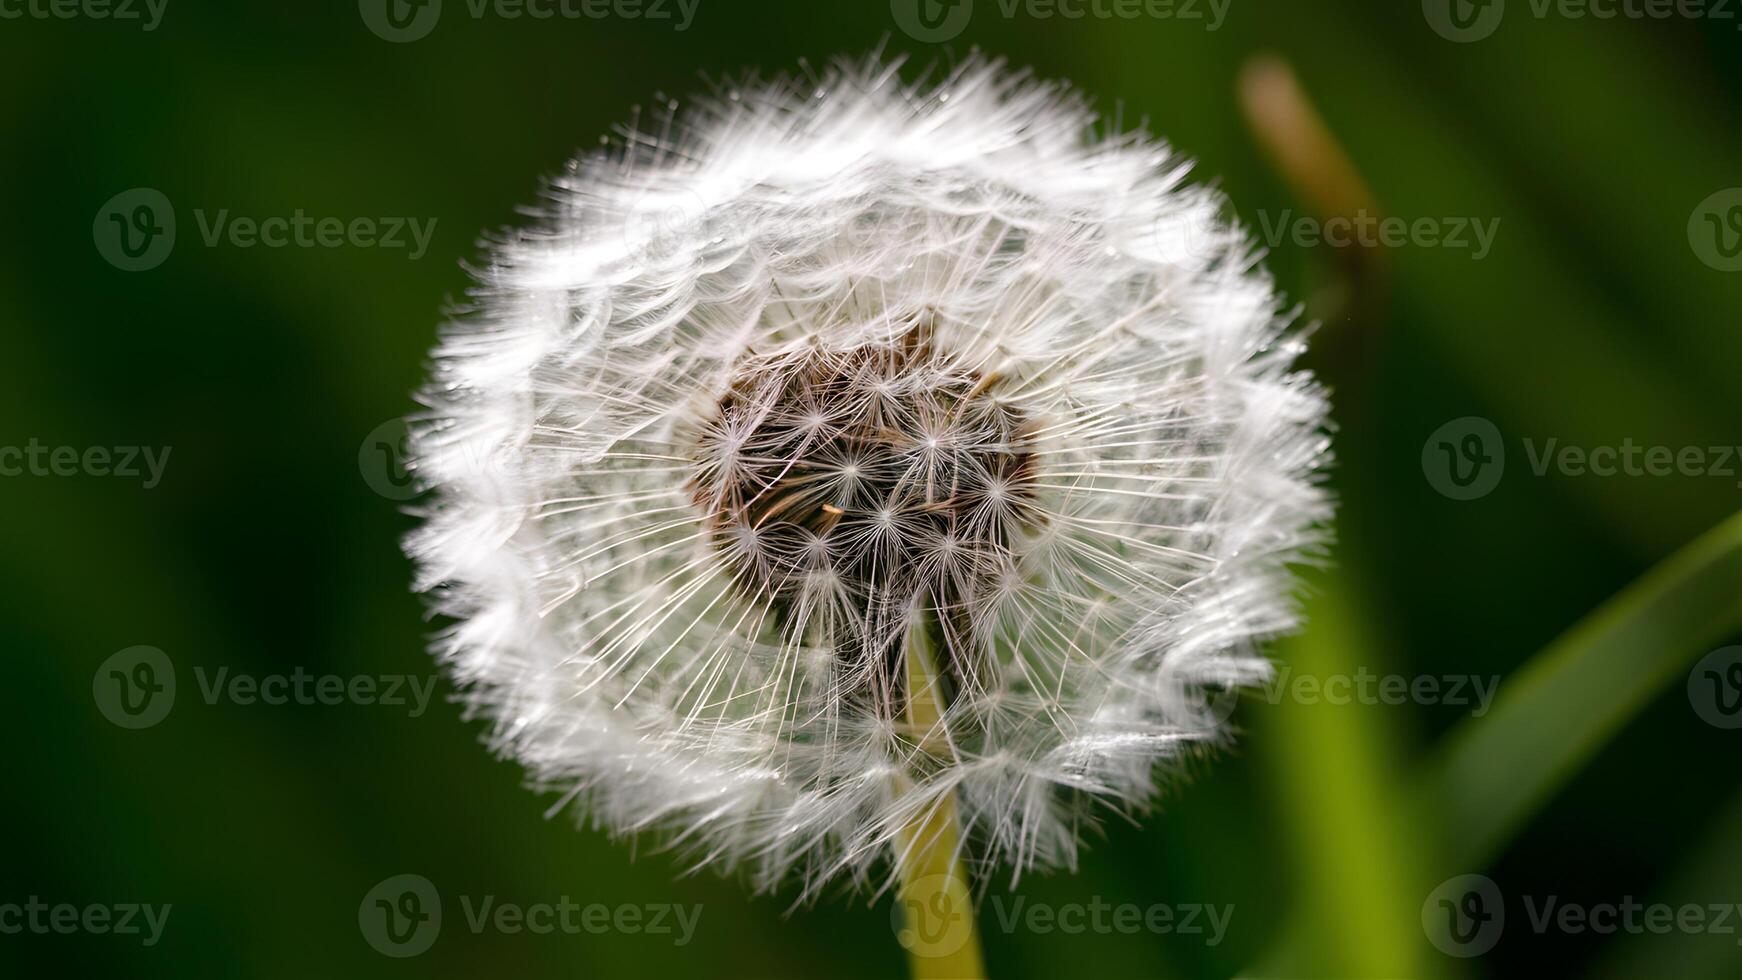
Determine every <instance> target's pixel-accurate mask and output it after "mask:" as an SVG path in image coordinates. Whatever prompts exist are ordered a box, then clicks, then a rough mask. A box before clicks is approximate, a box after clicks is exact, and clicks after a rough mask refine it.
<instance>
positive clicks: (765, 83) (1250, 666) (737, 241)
mask: <svg viewBox="0 0 1742 980" xmlns="http://www.w3.org/2000/svg"><path fill="white" fill-rule="evenodd" d="M1097 126H1098V122H1097V119H1096V117H1095V115H1094V114H1093V113H1092V112H1091V111H1090V109H1089V108H1088V107H1087V105H1086V104H1085V103H1084V102H1083V100H1082V99H1081V98H1080V97H1079V96H1077V95H1075V94H1073V93H1072V92H1071V91H1070V90H1069V89H1068V88H1066V87H1064V86H1062V85H1057V84H1049V83H1043V82H1038V81H1034V80H1032V79H1030V78H1029V77H1028V76H1026V75H1024V74H1018V73H1014V72H1012V71H1010V70H1008V69H1007V68H1006V67H1005V66H1004V65H1003V64H1002V63H1000V62H993V61H987V60H985V59H982V58H979V57H973V58H970V59H969V60H968V61H967V62H966V63H964V64H962V65H961V66H960V67H958V68H956V69H955V70H954V71H952V72H950V73H948V75H947V77H944V78H942V79H941V80H938V81H936V82H931V83H922V84H917V85H908V84H904V83H903V82H902V81H901V79H900V78H899V76H898V74H897V67H896V66H895V65H891V64H888V63H886V62H884V61H882V60H881V59H877V58H873V59H871V60H869V61H863V62H842V63H840V64H838V65H836V66H835V67H834V68H832V69H830V70H828V71H826V72H823V73H820V74H812V75H810V76H808V77H806V78H803V79H794V78H775V79H772V80H764V79H758V78H754V77H751V78H746V79H743V80H740V81H739V82H737V83H735V84H730V85H723V86H720V87H719V89H718V91H717V92H716V93H715V94H714V95H713V96H712V97H710V98H707V99H705V100H703V101H700V102H699V103H697V104H696V105H694V106H692V107H690V108H689V109H688V110H687V111H683V112H679V111H677V109H676V106H675V104H672V105H670V106H668V107H667V108H666V110H665V111H663V112H662V113H661V114H660V115H659V116H658V117H657V118H656V119H654V121H653V123H652V125H651V126H649V127H647V128H645V129H641V128H634V127H631V128H629V129H627V130H625V131H624V132H623V133H622V134H621V139H620V140H619V141H618V142H616V143H615V145H614V146H611V147H608V148H606V149H605V150H602V151H600V152H599V153H597V154H595V155H593V156H589V157H586V158H584V159H582V160H579V161H577V162H576V163H574V164H571V165H570V167H569V169H568V170H567V172H566V173H564V175H563V176H562V177H560V178H559V179H557V180H555V181H554V182H553V183H552V184H551V186H550V187H549V190H548V195H547V197H548V200H547V202H546V204H545V205H544V207H543V208H542V210H541V211H540V212H539V214H538V217H537V221H536V223H535V226H534V227H533V228H532V229H528V230H524V231H519V232H515V233H512V234H510V235H507V236H506V237H505V238H503V239H502V240H501V241H499V242H498V243H496V244H495V245H494V246H493V247H492V248H491V251H490V255H489V262H488V264H487V265H486V266H485V267H484V268H482V269H481V270H480V271H479V272H478V274H477V276H478V285H477V287H476V289H475V290H474V293H473V299H474V302H473V304H472V307H471V308H470V309H469V310H467V311H466V312H465V313H463V314H462V315H461V316H460V317H459V319H458V320H457V322H455V323H453V324H451V325H450V326H449V327H448V328H447V330H446V331H445V332H444V335H443V338H442V341H441V344H440V346H439V347H438V349H437V351H436V354H435V369H434V371H435V378H434V382H433V383H432V385H431V386H430V388H429V389H428V390H427V391H426V392H425V394H424V397H423V400H424V402H425V403H426V405H427V406H428V412H427V413H426V414H425V416H424V417H423V418H422V419H421V420H420V421H419V422H418V424H417V425H416V426H415V427H414V434H413V447H412V452H413V457H414V465H415V468H416V471H417V473H418V474H419V476H420V478H421V479H422V480H423V481H424V482H425V483H426V485H427V486H428V487H429V488H430V489H432V490H433V494H432V496H431V498H430V501H429V503H428V505H427V511H426V515H425V516H426V517H427V520H426V522H425V523H424V525H423V526H422V527H421V528H420V529H419V530H418V531H416V532H415V533H414V534H413V535H412V536H411V537H410V539H409V541H408V550H409V551H410V553H411V554H412V555H413V556H414V557H415V558H416V560H417V561H418V563H419V568H420V575H419V581H418V588H419V589H421V590H425V591H428V592H429V593H430V595H431V596H432V601H433V604H434V607H435V610H436V611H437V612H438V613H439V614H441V615H443V616H445V617H448V618H450V619H451V620H452V625H451V626H450V627H449V628H447V629H446V630H445V632H444V633H443V634H442V635H441V637H440V638H439V641H438V643H437V650H438V653H439V654H440V656H441V658H442V659H443V660H444V661H445V662H446V663H447V664H448V665H449V666H450V668H451V670H452V672H453V676H454V677H455V679H456V681H457V682H458V683H459V684H460V685H461V687H462V688H463V690H464V691H465V698H466V700H467V702H468V704H469V705H470V707H471V709H472V711H473V713H474V714H476V715H480V716H482V717H484V718H486V719H488V721H489V723H490V727H489V731H488V734H487V738H488V740H489V742H490V744H491V745H492V746H494V747H495V748H496V749H497V750H498V751H499V752H501V753H502V754H504V755H507V756H512V757H513V758H515V759H517V760H518V761H519V762H520V763H522V764H523V765H524V766H525V767H526V768H527V770H528V771H529V773H530V775H531V779H532V781H533V783H534V784H535V785H536V786H537V787H539V788H541V789H545V790H552V791H557V792H559V793H561V802H560V803H559V804H558V808H559V809H560V808H561V807H562V806H563V805H565V804H572V806H573V807H574V808H576V809H577V810H578V812H579V813H581V814H583V815H585V816H589V817H590V818H591V819H592V820H593V821H595V822H597V823H598V824H601V825H603V826H605V827H607V828H609V829H610V830H612V831H614V832H617V833H621V834H636V833H640V832H642V831H655V832H658V833H659V834H660V835H661V837H662V839H663V840H665V841H667V842H669V843H671V844H674V845H677V846H679V847H680V848H682V849H683V850H685V851H686V852H687V853H689V854H691V855H692V856H693V858H694V860H695V862H696V864H697V865H698V866H713V867H720V868H724V869H743V870H745V871H746V872H748V874H749V876H750V877H751V879H752V881H753V883H754V884H755V885H756V886H757V887H758V888H759V889H762V890H772V889H774V888H776V887H778V886H780V885H781V884H783V883H785V882H793V881H796V882H797V883H798V884H799V886H800V889H801V895H802V897H804V898H809V897H811V896H814V895H815V894H816V893H817V892H818V890H819V889H820V888H821V887H822V886H823V885H824V884H825V883H828V882H831V881H836V880H840V879H843V878H845V879H848V880H850V881H852V882H853V883H856V884H861V885H867V886H870V887H874V888H875V887H882V886H885V885H887V884H888V883H889V881H890V875H891V873H892V872H893V870H894V869H893V867H892V862H890V861H889V858H890V854H891V848H892V846H893V842H894V841H895V840H896V839H897V835H898V832H899V831H900V830H901V828H903V827H904V826H908V825H909V824H911V823H912V822H913V821H914V820H915V818H916V815H918V814H921V813H923V812H925V811H926V810H928V809H929V808H931V807H934V806H937V805H939V802H940V800H942V799H943V798H944V797H945V796H946V795H947V794H951V793H953V794H955V797H956V800H957V806H958V807H959V811H958V812H959V814H960V818H961V820H962V823H963V826H964V827H965V829H966V832H967V837H968V839H969V840H970V841H971V844H970V847H969V853H968V854H967V855H966V856H967V857H968V858H969V860H971V861H972V862H973V863H975V864H976V865H978V866H979V867H980V868H981V870H982V871H989V870H991V869H992V868H994V867H996V866H1008V867H1010V868H1012V869H1013V879H1012V880H1014V876H1015V875H1018V874H1020V873H1021V871H1022V870H1024V869H1028V868H1032V867H1056V866H1071V865H1073V864H1074V863H1075V861H1076V858H1077V848H1078V846H1079V835H1080V833H1081V832H1082V831H1083V830H1084V828H1085V827H1088V826H1092V825H1093V824H1094V822H1095V820H1096V818H1097V816H1098V815H1099V811H1100V810H1101V809H1102V808H1110V809H1112V810H1114V811H1122V812H1123V811H1134V810H1141V809H1143V808H1144V807H1145V806H1146V805H1147V804H1148V803H1149V801H1151V799H1152V798H1153V797H1154V795H1155V793H1156V775H1157V763H1158V762H1159V761H1162V760H1167V759H1170V758H1174V757H1177V756H1179V755H1180V754H1181V753H1182V752H1185V751H1188V750H1189V749H1190V748H1191V747H1193V746H1199V745H1205V744H1214V743H1216V742H1219V741H1221V740H1223V739H1225V738H1226V726H1225V724H1224V722H1223V716H1224V715H1225V710H1219V709H1221V708H1222V707H1223V705H1222V700H1223V699H1219V698H1218V697H1217V695H1218V694H1219V693H1220V692H1223V691H1226V690H1228V689H1233V688H1239V687H1241V686H1246V685H1254V684H1259V683H1262V682H1264V681H1265V680H1266V679H1267V678H1268V677H1269V676H1270V667H1269V664H1268V662H1267V661H1266V660H1265V659H1264V658H1263V656H1262V655H1261V654H1260V653H1259V652H1258V650H1257V644H1258V643H1259V642H1260V641H1262V640H1264V639H1266V638H1268V637H1272V636H1274V635H1277V634H1280V633H1283V632H1285V631H1288V630H1290V629H1291V628H1293V627H1294V626H1295V625H1296V622H1297V613H1296V609H1295V604H1294V602H1293V601H1292V599H1291V591H1292V587H1293V583H1292V577H1291V574H1290V571H1289V565H1290V564H1291V563H1293V562H1296V561H1299V560H1302V559H1304V558H1308V557H1311V556H1312V555H1313V554H1314V553H1316V551H1317V550H1318V549H1320V548H1321V547H1322V545H1323V544H1324V542H1325V537H1326V531H1325V530H1324V529H1325V527H1326V525H1327V523H1328V521H1329V519H1330V516H1331V506H1330V502H1329V499H1328V496H1327V494H1326V493H1325V491H1324V490H1323V489H1322V487H1321V486H1320V482H1319V479H1318V475H1319V473H1320V472H1321V470H1322V468H1323V467H1324V466H1325V465H1326V462H1327V460H1328V447H1329V439H1328V436H1327V434H1326V411H1327V408H1326V403H1325V399H1324V397H1323V394H1322V392H1321V391H1320V389H1319V388H1318V387H1317V386H1316V385H1315V384H1314V383H1313V381H1312V380H1311V379H1310V378H1309V377H1308V376H1306V375H1305V374H1303V373H1299V372H1296V371H1294V369H1293V368H1292V367H1291V365H1292V362H1293V360H1294V358H1295V356H1296V355H1297V354H1298V353H1299V352H1300V350H1301V349H1302V347H1301V342H1300V337H1299V332H1298V331H1293V330H1291V329H1290V327H1289V320H1290V317H1289V316H1287V315H1284V314H1282V313H1281V312H1279V310H1280V307H1279V300H1278V297H1277V295H1276V292H1275V290H1274V288H1273V286H1272V283H1271V280H1270V279H1269V278H1268V277H1267V276H1266V275H1265V274H1264V273H1263V272H1262V271H1261V270H1260V269H1259V268H1258V266H1257V257H1256V255H1255V252H1254V250H1253V248H1252V246H1251V245H1250V243H1249V240H1248V239H1247V237H1246V236H1245V235H1244V234H1243V233H1241V232H1240V231H1239V230H1238V229H1237V228H1234V227H1232V226H1230V225H1229V224H1227V223H1226V222H1225V221H1224V220H1223V219H1222V216H1221V212H1222V209H1223V201H1222V199H1221V197H1220V196H1219V195H1217V194H1216V193H1214V192H1212V191H1210V190H1207V189H1204V188H1202V187H1194V186H1191V185H1188V184H1187V183H1186V182H1185V180H1186V175H1187V169H1188V168H1187V165H1186V164H1184V163H1183V162H1181V161H1180V160H1179V159H1178V158H1177V157H1175V156H1174V155H1173V154H1172V153H1171V152H1170V151H1169V150H1168V149H1167V147H1165V146H1164V145H1162V144H1160V143H1158V142H1157V141H1155V140H1154V139H1152V138H1150V137H1148V136H1147V135H1145V134H1143V133H1141V132H1105V131H1098V130H1097ZM913 629H926V630H929V631H931V633H932V634H933V635H934V636H935V638H936V640H937V646H938V649H939V650H941V651H943V652H942V653H941V654H940V665H939V666H940V673H941V674H942V675H943V677H942V683H943V685H944V688H945V690H946V693H947V698H946V699H945V700H946V705H945V710H944V712H943V718H942V721H941V723H940V724H939V725H938V726H937V728H936V729H935V730H933V731H930V732H924V733H921V732H914V731H909V730H907V728H906V727H905V726H904V724H903V722H902V717H903V715H902V710H901V708H902V704H903V701H904V698H905V696H906V693H905V691H904V681H903V678H902V674H901V671H900V669H899V666H900V663H901V651H902V650H903V648H904V645H905V643H906V642H907V640H906V638H907V637H908V635H909V631H910V630H913Z"/></svg>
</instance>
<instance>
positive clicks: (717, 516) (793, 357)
mask: <svg viewBox="0 0 1742 980" xmlns="http://www.w3.org/2000/svg"><path fill="white" fill-rule="evenodd" d="M998 389H999V379H998V378H997V376H996V375H990V374H986V373H983V372H981V371H979V370H975V369H973V368H969V367H965V366H963V365H960V364H958V363H956V362H955V361H953V360H952V359H950V358H947V357H940V356H938V355H937V353H936V352H935V351H934V350H933V348H932V345H931V344H930V343H929V341H927V340H926V339H924V338H923V337H922V336H921V334H920V331H919V330H918V329H917V328H916V329H914V330H910V331H909V332H908V333H907V334H906V335H905V336H903V337H900V338H897V339H896V340H894V341H893V342H891V343H889V344H867V345H863V346H859V347H854V348H850V349H846V350H827V349H823V348H808V349H806V350H803V351H800V352H793V353H785V354H776V355H749V356H747V357H746V358H745V359H744V360H743V361H742V362H741V363H740V365H739V367H738V370H737V372H736V374H735V377H734V380H733V382H732V384H731V386H730V388H729V389H728V391H727V392H726V394H725V395H724V396H722V397H721V398H720V400H719V403H718V405H717V407H716V409H715V411H714V417H713V418H711V419H709V420H707V421H706V423H705V424H704V426H703V431H702V433H701V436H700V438H699V440H698V450H697V461H698V468H697V472H696V475H695V476H694V477H693V478H692V480H691V483H690V489H691V493H692V495H693V497H694V499H695V501H696V503H697V504H698V505H699V506H701V507H702V508H703V509H704V510H706V511H707V513H708V514H709V518H710V521H711V524H712V532H713V534H712V537H713V542H714V545H715V547H716V548H718V549H719V550H720V551H721V552H722V553H723V554H724V555H726V556H727V558H728V561H729V563H730V565H731V568H732V571H733V573H734V575H735V577H736V579H737V581H738V583H739V585H740V586H741V587H742V588H743V589H744V590H745V591H747V592H752V593H761V594H765V595H768V596H770V597H772V598H773V599H775V600H776V601H780V600H791V599H792V598H794V597H795V596H797V595H799V594H800V593H802V592H804V591H806V590H815V589H818V588H819V587H822V588H825V589H826V591H828V592H829V593H830V594H834V595H847V596H851V597H853V599H854V600H856V601H857V602H858V603H861V604H862V605H863V608H865V609H867V610H897V609H902V608H906V607H907V606H908V605H910V604H911V602H912V601H913V600H915V599H920V600H921V601H924V602H927V603H929V604H930V605H931V606H932V607H933V608H934V609H936V610H938V611H939V612H940V613H942V614H944V615H946V616H947V615H949V613H950V611H951V610H954V609H959V608H961V607H962V606H963V605H964V604H965V603H968V602H970V601H972V600H973V599H974V598H975V597H976V595H977V594H980V593H983V592H984V591H985V590H986V589H987V588H991V587H993V586H994V584H995V583H996V581H997V580H998V578H999V576H1001V575H1003V574H1006V573H1007V572H1008V571H1009V570H1010V569H1011V567H1012V560H1011V544H1012V536H1013V535H1014V534H1015V533H1016V532H1017V531H1018V530H1019V529H1020V528H1022V527H1025V526H1029V525H1032V524H1033V523H1035V522H1036V521H1037V517H1036V513H1035V507H1034V500H1035V488H1034V480H1035V475H1034V470H1035V462H1034V455H1033V448H1032V429H1031V425H1030V423H1029V420H1028V419H1027V418H1026V417H1025V416H1024V414H1023V413H1022V412H1021V411H1020V410H1019V409H1018V408H1016V407H1015V406H1013V405H1011V404H1009V403H1008V402H1007V401H1005V400H1004V399H1002V398H1001V397H1000V396H999V392H998Z"/></svg>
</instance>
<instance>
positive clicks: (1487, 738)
mask: <svg viewBox="0 0 1742 980" xmlns="http://www.w3.org/2000/svg"><path fill="white" fill-rule="evenodd" d="M1737 630H1742V514H1739V515H1737V516H1735V517H1732V518H1731V519H1729V520H1728V521H1725V522H1724V523H1723V524H1720V525H1719V526H1718V527H1717V528H1716V529H1715V530H1713V531H1711V532H1709V533H1708V534H1706V535H1705V536H1703V537H1701V538H1700V539H1698V540H1696V541H1695V542H1694V543H1693V544H1691V545H1689V546H1687V547H1686V548H1684V549H1683V550H1682V551H1680V552H1679V553H1677V554H1676V555H1674V556H1673V557H1671V558H1670V559H1669V560H1667V561H1665V562H1664V563H1663V564H1661V565H1659V566H1658V567H1656V568H1655V569H1653V570H1652V571H1651V572H1649V573H1648V574H1647V575H1646V576H1645V577H1644V578H1642V579H1640V580H1639V581H1638V582H1636V583H1634V584H1633V585H1631V586H1629V587H1628V588H1627V589H1626V590H1624V591H1623V592H1622V593H1621V594H1620V595H1618V596H1616V597H1615V598H1614V599H1612V600H1611V601H1610V602H1608V603H1607V604H1605V605H1604V606H1603V607H1602V608H1600V609H1598V610H1597V611H1596V612H1595V613H1593V614H1591V615H1590V616H1588V617H1587V618H1586V619H1585V620H1584V621H1582V622H1580V623H1579V624H1578V625H1577V626H1575V627H1573V629H1572V630H1570V631H1569V632H1568V633H1566V634H1565V635H1564V636H1562V637H1561V638H1560V639H1559V640H1557V641H1556V642H1555V643H1554V645H1553V646H1551V647H1549V648H1548V649H1547V650H1545V651H1543V652H1542V653H1541V654H1539V655H1537V657H1536V658H1535V659H1533V660H1531V661H1530V662H1529V663H1528V664H1526V665H1525V666H1524V667H1523V668H1522V669H1520V670H1519V671H1518V672H1517V673H1516V674H1515V675H1514V676H1513V677H1511V678H1508V679H1507V681H1506V682H1504V683H1503V684H1502V685H1501V691H1500V696H1499V698H1498V699H1497V700H1496V701H1495V704H1494V710H1493V711H1492V712H1491V713H1489V714H1488V715H1487V716H1486V717H1483V718H1480V719H1472V720H1470V721H1467V722H1465V723H1464V724H1463V726H1462V727H1461V728H1459V729H1458V730H1456V731H1454V732H1453V733H1452V734H1451V735H1450V736H1448V737H1447V740H1446V742H1445V750H1444V757H1443V763H1442V765H1440V766H1438V767H1436V769H1435V770H1434V773H1435V775H1434V776H1433V777H1432V782H1431V784H1430V785H1429V786H1428V787H1427V796H1428V805H1429V806H1431V807H1433V808H1434V809H1435V810H1436V811H1437V812H1440V813H1442V814H1444V825H1445V827H1446V833H1447V835H1448V839H1447V841H1446V844H1447V847H1446V856H1447V857H1448V858H1450V859H1451V860H1453V861H1455V862H1457V863H1458V864H1459V865H1460V866H1462V867H1467V868H1475V867H1479V866H1481V865H1483V864H1485V863H1486V862H1487V861H1488V860H1489V859H1490V858H1492V857H1493V856H1494V854H1495V852H1497V851H1498V850H1499V849H1500V848H1501V847H1502V846H1503V845H1504V844H1505V843H1506V841H1507V840H1508V839H1510V838H1511V836H1512V835H1513V833H1514V832H1515V831H1516V830H1517V829H1518V828H1519V826H1520V825H1522V824H1523V823H1524V822H1525V820H1527V819H1528V818H1529V817H1530V815H1531V814H1532V813H1533V812H1534V811H1535V810H1536V809H1537V807H1539V806H1540V805H1541V804H1542V803H1543V801H1544V800H1546V799H1548V798H1549V797H1550V796H1552V795H1553V794H1554V793H1555V791H1556V790H1558V789H1559V788H1560V787H1561V786H1562V784H1564V783H1565V782H1566V781H1567V780H1568V779H1569V778H1571V777H1572V775H1573V774H1574V773H1576V772H1577V771H1578V770H1579V768H1580V767H1581V766H1582V765H1584V764H1585V762H1587V761H1588V760H1589V759H1590V757H1591V756H1592V755H1594V754H1595V753H1596V752H1597V750H1598V749H1599V748H1601V747H1602V746H1603V744H1604V743H1606V742H1607V741H1608V740H1609V739H1610V738H1611V737H1612V736H1613V735H1614V734H1615V733H1616V732H1617V731H1618V730H1619V729H1620V728H1621V727H1622V726H1623V725H1624V724H1626V723H1627V721H1628V720H1629V719H1631V718H1632V717H1633V716H1634V715H1636V714H1637V713H1638V712H1639V710H1640V709H1641V708H1642V707H1644V706H1645V705H1646V704H1647V703H1648V702H1650V701H1651V700H1652V699H1653V698H1654V697H1656V696H1657V695H1658V694H1659V693H1661V692H1662V691H1663V689H1664V688H1665V687H1666V686H1669V685H1671V684H1672V683H1673V682H1674V681H1676V680H1677V679H1678V678H1680V677H1681V676H1682V675H1683V674H1684V673H1685V672H1686V671H1687V670H1688V669H1689V667H1690V666H1691V665H1692V664H1693V663H1694V662H1695V661H1696V660H1697V659H1698V658H1699V657H1700V656H1701V655H1703V654H1705V653H1707V652H1709V649H1710V647H1711V646H1712V645H1713V644H1716V643H1718V642H1720V641H1722V640H1723V639H1724V638H1725V637H1726V636H1728V635H1730V634H1732V633H1734V632H1736V631H1737Z"/></svg>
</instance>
